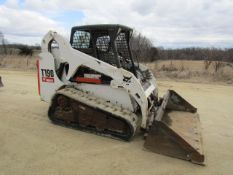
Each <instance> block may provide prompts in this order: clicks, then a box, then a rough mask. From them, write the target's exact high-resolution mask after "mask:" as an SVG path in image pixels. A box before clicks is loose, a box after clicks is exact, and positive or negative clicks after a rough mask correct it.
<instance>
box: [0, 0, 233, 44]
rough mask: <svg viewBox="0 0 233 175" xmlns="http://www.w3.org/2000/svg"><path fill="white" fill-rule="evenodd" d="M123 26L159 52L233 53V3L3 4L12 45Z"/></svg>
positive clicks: (20, 0)
mask: <svg viewBox="0 0 233 175" xmlns="http://www.w3.org/2000/svg"><path fill="white" fill-rule="evenodd" d="M99 23H119V24H123V25H127V26H130V27H132V28H134V29H135V30H137V31H139V32H141V33H142V34H144V35H146V36H147V37H148V38H150V39H151V40H152V42H153V44H154V45H155V46H163V47H166V48H167V47H169V48H181V47H193V46H194V47H222V48H225V47H228V48H229V47H233V0H116V1H111V0H0V31H2V32H3V33H4V34H5V38H6V39H7V40H8V41H10V42H20V43H25V44H36V43H40V41H41V39H42V37H43V35H44V34H45V33H46V32H47V31H49V30H56V31H58V32H60V33H61V34H63V35H64V36H66V37H67V38H68V37H69V33H70V29H71V27H72V26H76V25H83V24H99Z"/></svg>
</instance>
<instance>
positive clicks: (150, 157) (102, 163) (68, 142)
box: [0, 70, 233, 175]
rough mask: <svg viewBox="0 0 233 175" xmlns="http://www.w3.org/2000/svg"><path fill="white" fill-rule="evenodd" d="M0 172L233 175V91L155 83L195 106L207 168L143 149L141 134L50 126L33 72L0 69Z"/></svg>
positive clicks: (199, 85)
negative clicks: (108, 134)
mask: <svg viewBox="0 0 233 175" xmlns="http://www.w3.org/2000/svg"><path fill="white" fill-rule="evenodd" d="M0 75H1V76H2V78H3V82H4V85H5V87H4V88H1V89H0V119H1V122H0V174H4V175H5V174H17V175H21V174H22V175H25V174H30V175H31V174H50V175H51V174H69V175H70V174H90V175H92V174H101V175H102V174H111V175H114V174H117V175H118V174H135V175H136V174H147V175H149V174H166V175H171V174H186V175H187V174H203V175H207V174H211V175H214V174H216V175H218V174H224V175H227V174H229V175H230V174H232V173H233V166H232V165H233V99H232V97H233V87H232V86H220V85H208V84H192V83H180V82H179V83H177V82H168V81H159V90H160V92H161V94H160V95H162V94H163V93H164V92H165V91H166V90H167V89H168V88H172V89H175V90H176V91H177V92H178V93H181V94H182V96H184V97H185V98H186V99H188V101H190V102H191V103H192V104H193V105H195V106H197V107H198V110H199V114H200V116H201V122H202V127H203V139H204V148H205V151H206V164H207V165H206V166H199V165H195V164H191V163H189V162H186V161H183V160H179V159H174V158H170V157H166V156H162V155H158V154H155V153H151V152H148V151H146V150H144V149H143V142H144V141H143V140H142V138H141V136H137V137H135V138H134V140H133V141H132V142H129V143H128V142H122V141H118V140H113V139H109V138H105V137H101V136H96V135H92V134H88V133H84V132H81V131H76V130H72V129H68V128H64V127H60V126H56V125H53V124H51V123H50V121H49V120H48V118H47V109H48V104H47V103H45V102H42V101H40V98H39V96H38V93H37V80H36V73H35V72H28V73H26V72H19V71H7V70H0Z"/></svg>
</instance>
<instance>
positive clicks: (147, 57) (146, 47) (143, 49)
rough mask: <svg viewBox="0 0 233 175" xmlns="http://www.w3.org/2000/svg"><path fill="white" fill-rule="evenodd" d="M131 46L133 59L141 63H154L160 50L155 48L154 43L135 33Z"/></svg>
mask: <svg viewBox="0 0 233 175" xmlns="http://www.w3.org/2000/svg"><path fill="white" fill-rule="evenodd" d="M130 46H131V50H132V54H133V57H134V58H135V59H137V60H139V61H153V60H154V58H155V54H158V50H157V49H156V48H155V47H153V44H152V42H151V41H150V40H149V39H148V38H147V37H145V36H143V35H142V34H141V33H137V32H134V34H133V36H132V38H131V41H130Z"/></svg>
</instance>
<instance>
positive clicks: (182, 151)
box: [144, 90, 204, 164]
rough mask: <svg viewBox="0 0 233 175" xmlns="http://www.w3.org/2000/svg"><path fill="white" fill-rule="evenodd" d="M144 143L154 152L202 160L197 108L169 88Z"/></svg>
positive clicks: (190, 159)
mask: <svg viewBox="0 0 233 175" xmlns="http://www.w3.org/2000/svg"><path fill="white" fill-rule="evenodd" d="M149 128H150V129H149V131H148V135H147V137H146V141H145V144H144V146H145V147H146V148H147V149H149V150H151V151H153V152H156V153H159V154H164V155H168V156H171V157H176V158H180V159H185V160H188V161H191V162H193V163H197V164H203V163H204V154H203V147H202V137H201V127H200V120H199V115H198V114H197V109H196V108H195V107H193V106H192V105H191V104H189V103H188V102H187V101H186V100H185V99H183V98H182V97H181V96H180V95H178V94H177V93H176V92H175V91H173V90H169V91H168V92H167V93H166V94H165V95H164V99H163V102H162V104H161V106H160V107H159V108H158V110H157V112H156V115H155V119H154V121H153V123H152V124H151V126H150V127H149Z"/></svg>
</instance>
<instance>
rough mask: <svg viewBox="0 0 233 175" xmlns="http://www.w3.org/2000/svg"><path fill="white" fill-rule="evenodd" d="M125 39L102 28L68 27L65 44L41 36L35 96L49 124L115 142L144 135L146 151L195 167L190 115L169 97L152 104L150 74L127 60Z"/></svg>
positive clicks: (196, 147)
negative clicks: (45, 109)
mask: <svg viewBox="0 0 233 175" xmlns="http://www.w3.org/2000/svg"><path fill="white" fill-rule="evenodd" d="M131 35H132V29H131V28H129V27H126V26H122V25H109V24H106V25H86V26H78V27H73V28H72V30H71V37H70V42H68V41H67V40H65V39H64V38H63V37H62V36H61V35H59V34H57V33H56V32H52V31H50V32H48V33H47V34H46V35H45V36H44V38H43V40H42V44H41V47H42V53H41V54H40V56H39V60H38V61H37V68H38V89H39V94H40V96H41V99H42V100H44V101H46V102H50V107H49V111H48V116H49V118H50V120H51V121H52V122H53V123H55V124H59V125H65V126H68V127H72V128H77V129H79V130H83V131H88V132H93V133H96V134H99V135H104V136H108V137H112V138H118V139H122V140H130V139H131V138H132V137H133V136H134V135H135V134H136V133H137V132H144V134H145V145H144V146H145V147H146V148H148V149H149V150H152V151H153V152H156V153H160V154H165V155H169V156H172V157H177V158H181V159H185V160H189V161H192V162H194V163H198V164H203V162H204V154H203V148H202V137H201V132H200V122H199V116H198V114H197V109H196V108H195V107H193V106H192V105H191V104H189V103H188V102H187V101H186V100H185V99H183V98H182V97H181V96H180V95H178V94H177V93H176V92H174V91H172V90H169V91H168V92H167V94H166V95H165V96H164V97H163V98H162V100H158V87H157V84H156V80H155V78H154V76H153V74H152V73H151V72H150V71H149V70H148V69H147V68H146V67H145V66H143V65H141V64H139V63H135V62H134V61H133V58H132V54H131V50H130V46H129V40H130V37H131Z"/></svg>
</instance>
